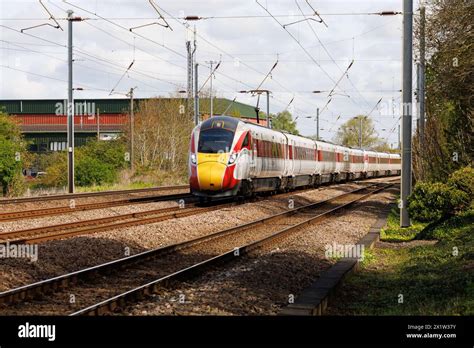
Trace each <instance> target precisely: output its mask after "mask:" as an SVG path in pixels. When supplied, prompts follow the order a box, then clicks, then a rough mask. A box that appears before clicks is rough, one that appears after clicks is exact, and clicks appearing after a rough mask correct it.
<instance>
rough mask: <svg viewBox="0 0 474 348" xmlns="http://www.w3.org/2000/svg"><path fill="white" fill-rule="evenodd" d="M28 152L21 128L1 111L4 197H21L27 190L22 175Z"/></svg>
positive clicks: (0, 163) (0, 168) (0, 161)
mask: <svg viewBox="0 0 474 348" xmlns="http://www.w3.org/2000/svg"><path fill="white" fill-rule="evenodd" d="M25 152H26V146H25V142H24V140H23V138H22V136H21V133H20V128H19V126H18V124H16V123H15V122H14V121H13V119H12V118H11V117H10V116H8V115H7V114H5V113H3V112H1V111H0V191H1V193H2V194H3V195H8V196H13V195H20V194H22V193H23V191H24V189H25V184H24V181H23V178H22V175H21V169H22V166H23V159H24V155H25Z"/></svg>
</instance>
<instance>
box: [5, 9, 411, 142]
mask: <svg viewBox="0 0 474 348" xmlns="http://www.w3.org/2000/svg"><path fill="white" fill-rule="evenodd" d="M71 2H72V3H73V4H77V5H78V6H80V7H82V8H85V9H88V10H90V11H91V12H93V13H97V14H99V15H101V16H104V17H106V18H111V20H112V21H114V22H116V23H118V24H119V25H121V26H123V27H125V28H129V27H132V26H138V25H142V24H147V23H152V22H154V21H156V20H157V19H156V13H155V12H154V10H153V9H152V8H151V6H150V5H149V3H148V1H145V0H143V1H142V0H140V1H120V0H117V1H112V0H107V1H95V0H84V1H77V0H76V1H71ZM260 2H261V3H262V4H265V3H268V4H269V5H268V6H269V10H270V11H271V13H273V14H277V15H288V17H278V19H279V20H280V21H281V22H282V23H290V22H292V21H295V20H298V19H301V17H294V18H290V17H289V16H290V15H291V14H292V13H293V14H295V15H296V14H299V13H300V12H299V10H298V7H297V6H296V4H295V2H294V1H292V0H291V1H290V0H280V1H271V2H269V1H264V0H260ZM158 3H159V6H160V7H162V8H163V9H164V10H165V11H167V12H168V13H171V14H172V15H174V16H178V15H180V14H182V13H184V14H185V15H197V16H203V17H213V16H219V17H225V16H264V15H266V13H265V11H263V10H262V9H261V8H260V7H259V6H258V5H257V4H256V2H255V1H254V0H245V1H242V0H232V1H231V0H229V1H225V2H224V1H217V0H214V1H210V0H205V1H204V0H201V1H193V0H181V1H176V0H162V1H159V2H158ZM298 3H299V4H300V6H301V7H302V9H303V11H304V12H305V13H310V12H311V9H310V8H309V7H308V6H307V5H306V3H305V1H303V0H298ZM311 3H312V4H313V6H314V7H315V8H316V7H317V10H318V12H319V13H321V16H322V17H323V18H324V20H325V22H326V23H327V24H328V26H329V28H326V27H324V26H323V25H322V24H318V23H316V22H314V21H310V22H302V23H299V24H295V25H291V26H288V27H287V28H288V30H289V31H290V32H291V33H292V34H293V35H295V37H297V38H298V40H300V42H301V43H302V44H303V46H304V47H307V49H308V51H309V52H310V53H311V55H312V56H313V57H314V58H315V59H316V60H317V62H318V64H320V66H321V67H322V69H323V70H324V71H325V72H327V74H329V75H330V77H331V79H330V78H328V77H327V76H326V74H325V73H324V71H323V70H322V69H321V68H319V67H318V66H317V65H316V64H315V63H314V62H313V61H311V60H310V58H309V57H308V56H307V55H306V54H305V53H304V51H303V50H302V49H301V48H300V47H299V46H298V44H297V43H296V42H295V41H294V40H293V39H292V38H291V37H290V36H289V35H288V34H287V33H286V32H285V31H284V30H283V29H282V28H281V27H280V26H278V25H277V24H276V23H275V22H274V20H273V19H271V18H239V19H237V18H214V19H206V20H201V21H198V22H195V24H196V27H197V30H198V34H199V35H200V36H202V37H198V39H197V44H198V48H197V57H198V60H199V61H200V62H205V61H207V60H211V59H212V60H219V59H220V58H221V55H222V60H223V63H222V65H221V67H220V68H219V72H220V73H222V74H225V75H227V76H230V77H232V78H233V79H235V80H238V81H242V82H244V83H245V84H246V85H245V84H241V83H239V82H238V81H235V80H232V79H229V78H226V77H225V76H223V75H222V74H217V75H216V79H215V81H214V82H215V83H214V86H215V88H216V89H217V90H218V91H219V92H220V94H221V95H223V96H225V97H227V98H230V99H232V98H234V97H235V96H237V98H238V100H239V101H242V102H246V103H250V104H255V103H256V99H255V98H252V97H250V96H248V95H244V94H238V93H236V92H237V91H239V90H243V89H250V88H252V86H253V88H255V87H257V85H258V84H259V83H260V82H261V81H262V79H263V77H264V75H265V74H266V73H267V72H268V71H269V69H270V68H271V66H272V65H273V63H274V62H275V60H276V58H277V54H279V59H280V62H279V65H278V66H277V68H276V69H275V71H274V72H273V74H272V79H269V80H268V81H267V82H266V83H265V84H264V86H263V87H262V88H268V89H270V90H272V91H273V98H272V99H271V111H272V112H278V111H281V110H282V109H283V108H284V107H285V106H286V104H287V103H288V102H289V101H290V100H291V98H292V96H293V94H296V97H295V99H294V102H293V104H294V106H295V110H296V111H295V114H296V115H299V116H300V117H301V118H299V119H298V127H299V129H300V131H301V132H302V133H303V134H307V135H309V134H313V133H314V129H315V124H314V120H311V119H306V118H304V116H308V115H314V114H315V112H316V107H318V106H319V107H322V106H323V105H324V104H325V103H326V101H327V93H325V94H311V93H308V92H309V91H312V90H329V89H331V88H332V87H333V85H334V82H333V81H336V80H338V79H339V78H340V77H341V76H342V72H341V71H344V70H345V68H346V67H347V65H348V62H350V61H351V60H352V58H354V59H355V63H354V65H353V67H352V68H351V70H350V71H349V77H350V81H349V80H348V79H347V78H345V77H344V78H343V79H342V81H341V83H340V85H339V87H340V88H338V93H340V94H343V92H342V90H345V91H346V92H347V93H348V94H349V95H350V98H348V97H345V96H341V95H337V96H335V97H334V98H333V100H332V102H331V103H330V104H329V109H328V110H327V111H325V112H324V113H323V114H322V116H321V127H322V128H324V129H325V130H324V131H322V132H321V135H322V136H323V137H324V138H326V139H331V138H332V137H333V135H334V132H335V131H337V127H338V125H337V124H336V125H334V121H335V119H336V118H337V116H338V115H341V118H340V119H339V121H338V124H340V123H342V122H343V121H344V120H347V118H348V117H350V116H351V115H356V114H358V113H361V112H366V113H367V112H368V111H369V109H370V108H371V107H373V106H374V105H375V103H376V102H377V100H378V99H379V98H380V97H381V96H383V97H384V98H386V99H387V100H388V99H390V98H392V97H395V98H396V97H398V95H399V94H397V93H395V92H391V91H392V90H393V89H396V90H398V89H399V88H400V87H399V86H400V72H401V61H400V58H401V31H400V27H401V20H402V18H401V16H396V17H381V16H367V15H334V14H338V13H339V14H340V13H350V12H357V13H362V12H378V11H383V10H394V11H400V10H401V2H400V1H396V0H378V1H375V0H374V1H357V2H355V1H349V0H336V1H335V0H325V1H322V0H321V1H311ZM45 4H46V6H47V7H48V8H49V10H50V11H51V12H52V13H53V14H54V15H55V16H56V17H57V18H62V19H64V17H66V14H65V12H63V9H64V10H65V9H67V8H72V9H73V10H74V12H75V15H78V16H82V17H84V18H90V20H88V21H83V22H75V23H74V46H75V48H76V49H77V50H78V53H77V54H76V55H75V59H76V62H75V63H76V65H75V70H74V72H75V74H74V75H75V85H77V86H79V85H86V86H91V87H94V88H95V89H97V90H84V91H81V92H76V96H77V97H78V98H93V97H107V96H108V91H109V90H110V89H111V88H112V87H113V86H114V85H115V84H116V82H117V81H118V79H119V78H120V76H121V75H122V74H123V72H124V71H125V68H126V67H127V66H128V65H129V64H130V63H131V61H132V60H133V59H135V63H134V66H133V68H132V69H131V71H130V73H129V74H128V75H127V76H126V77H125V78H124V79H123V80H122V81H121V83H120V84H119V86H118V87H117V90H119V91H122V92H124V91H126V90H128V89H129V88H130V87H134V86H138V89H137V90H136V96H137V97H148V96H155V95H164V94H167V92H172V91H174V90H176V89H177V88H178V86H181V87H185V85H186V59H185V58H184V57H183V56H185V55H186V51H185V43H184V41H185V37H186V31H185V28H184V27H183V26H182V25H181V24H180V23H178V22H176V21H175V20H173V19H168V22H169V24H170V25H171V26H172V28H173V31H171V30H169V29H167V28H163V27H161V26H158V25H153V26H148V27H143V28H140V29H136V33H137V34H139V35H143V36H145V37H147V38H149V39H150V40H153V41H154V42H150V41H147V40H144V39H142V38H140V37H139V36H138V35H134V34H133V33H131V32H129V31H127V30H124V29H121V28H119V27H117V26H114V25H112V24H110V23H108V22H107V21H104V20H98V18H97V17H96V16H94V15H91V14H88V13H85V12H84V11H81V10H79V9H77V8H73V7H72V6H70V5H68V4H66V3H64V2H62V1H59V0H47V1H45ZM0 12H1V14H0V18H1V19H0V25H4V26H8V27H11V28H14V29H16V30H20V29H21V28H25V27H29V26H32V25H37V24H41V23H53V22H52V21H48V15H47V14H46V12H45V11H44V10H43V9H42V8H41V6H40V4H39V2H37V1H35V0H28V1H26V0H25V1H1V5H0ZM137 17H138V18H149V19H138V20H137V19H135V20H133V19H124V18H137ZM18 18H36V19H35V20H32V19H27V20H18ZM153 18H155V19H153ZM9 19H10V20H9ZM11 19H15V20H11ZM59 22H60V23H61V25H62V27H63V28H64V29H65V31H60V30H57V29H54V28H52V27H47V26H43V27H39V28H36V29H31V30H28V31H26V33H27V34H31V35H35V36H37V37H39V38H43V39H45V40H49V41H51V42H48V41H41V40H40V39H38V38H36V37H31V36H28V35H25V34H20V33H18V32H15V31H12V30H9V29H6V28H3V27H0V39H1V40H2V41H0V57H1V65H2V66H3V67H0V74H1V75H0V76H1V81H2V82H1V84H0V98H2V99H7V98H18V99H21V98H64V97H65V96H66V95H67V91H66V87H67V85H66V83H65V82H61V81H55V80H50V79H46V78H42V77H39V76H35V75H31V74H30V75H29V74H27V73H23V72H19V71H15V70H11V69H9V68H8V67H10V68H16V69H20V70H25V71H29V72H32V73H36V74H40V75H45V76H49V77H52V78H56V79H60V80H66V79H67V66H66V62H65V61H64V60H65V59H66V57H67V54H66V48H65V47H62V46H57V45H55V43H56V44H59V45H66V42H67V32H66V28H67V22H66V21H65V20H59ZM308 23H310V25H312V27H313V28H314V30H315V31H316V33H317V35H318V36H319V38H320V40H321V41H322V42H323V43H324V44H325V47H326V48H327V50H328V51H329V53H330V54H331V56H332V57H333V58H335V59H336V62H337V64H338V65H339V67H338V66H336V64H335V63H334V62H333V61H332V60H331V59H330V58H329V57H328V55H327V54H326V52H325V51H324V49H323V48H322V47H321V45H319V42H318V41H317V39H316V37H315V36H314V34H313V32H312V31H311V30H310V28H309V26H308ZM192 24H193V25H194V23H192ZM101 30H102V31H101ZM104 31H105V32H104ZM107 33H108V34H109V35H108V34H107ZM111 35H112V36H115V37H116V38H114V37H112V36H111ZM134 36H135V38H134ZM353 37H354V40H353V39H352V38H353ZM117 38H118V39H117ZM205 40H208V41H209V42H211V43H212V44H213V45H215V46H217V47H218V48H220V49H222V50H224V51H225V52H227V53H229V54H230V55H231V56H227V55H226V54H224V53H223V52H222V51H220V50H219V49H217V48H216V47H214V46H213V45H211V44H209V43H207V42H206V41H205ZM18 45H19V46H22V47H19V46H18ZM134 45H135V49H134V47H133V46H134ZM161 45H165V46H166V47H169V48H170V49H171V50H174V51H176V52H178V54H175V53H173V52H171V51H170V50H167V49H165V48H163V47H162V46H161ZM25 49H26V50H35V51H38V52H41V53H35V52H31V51H25ZM81 52H83V53H82V54H81ZM84 52H87V54H90V55H92V56H94V57H95V58H94V57H91V56H87V55H86V54H84ZM53 57H56V58H53ZM233 57H237V58H238V59H239V60H240V65H239V66H235V62H234V58H233ZM97 58H99V59H103V60H102V61H101V60H99V61H98V60H97ZM246 65H247V66H246ZM5 66H7V67H5ZM249 66H250V67H251V68H249ZM257 71H258V72H257ZM139 72H141V73H142V74H140V73H139ZM208 74H209V69H208V68H206V67H205V66H201V68H200V80H201V81H204V79H205V78H206V77H207V75H208ZM161 80H166V81H168V83H166V82H164V81H161ZM351 82H352V83H351ZM354 86H355V88H354ZM355 89H357V90H359V91H360V93H361V94H362V96H363V97H361V95H360V94H359V93H358V92H356V90H355ZM383 90H386V91H389V92H381V91H383ZM373 91H379V92H373ZM260 105H261V107H263V108H265V107H266V106H265V100H262V102H261V104H260ZM374 115H377V113H376V112H375V113H374ZM389 121H390V123H393V122H392V119H391V118H389V117H387V116H385V117H381V118H379V122H378V123H376V127H378V128H379V130H380V129H382V128H383V126H381V124H386V123H389ZM331 126H332V130H333V133H329V132H328V131H327V130H328V129H330V128H331ZM381 134H382V135H384V134H388V133H381ZM389 142H391V143H394V142H396V132H395V133H394V134H392V135H391V136H390V138H389Z"/></svg>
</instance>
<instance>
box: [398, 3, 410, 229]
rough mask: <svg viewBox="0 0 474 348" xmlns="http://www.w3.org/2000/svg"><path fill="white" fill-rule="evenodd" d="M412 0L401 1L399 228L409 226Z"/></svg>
mask: <svg viewBox="0 0 474 348" xmlns="http://www.w3.org/2000/svg"><path fill="white" fill-rule="evenodd" d="M412 58H413V0H403V63H402V67H403V68H402V70H403V89H402V180H401V202H400V226H401V227H408V226H410V217H409V215H408V210H407V198H408V196H409V195H410V193H411V120H412V87H411V83H412V73H413V72H412Z"/></svg>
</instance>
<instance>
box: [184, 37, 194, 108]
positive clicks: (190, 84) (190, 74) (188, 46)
mask: <svg viewBox="0 0 474 348" xmlns="http://www.w3.org/2000/svg"><path fill="white" fill-rule="evenodd" d="M186 51H187V53H188V76H187V79H188V81H187V85H188V89H187V92H188V110H190V109H191V106H192V100H193V53H192V49H191V41H189V40H187V41H186ZM188 112H189V111H188Z"/></svg>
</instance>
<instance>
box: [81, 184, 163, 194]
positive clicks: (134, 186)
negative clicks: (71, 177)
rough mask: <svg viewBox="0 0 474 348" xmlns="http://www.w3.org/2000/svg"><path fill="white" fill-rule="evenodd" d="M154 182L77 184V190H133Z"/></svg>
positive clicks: (149, 185) (152, 185)
mask: <svg viewBox="0 0 474 348" xmlns="http://www.w3.org/2000/svg"><path fill="white" fill-rule="evenodd" d="M154 186H156V185H154V184H153V183H145V182H133V183H130V184H104V185H96V186H76V191H77V192H100V191H115V190H132V189H141V188H149V187H154Z"/></svg>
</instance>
